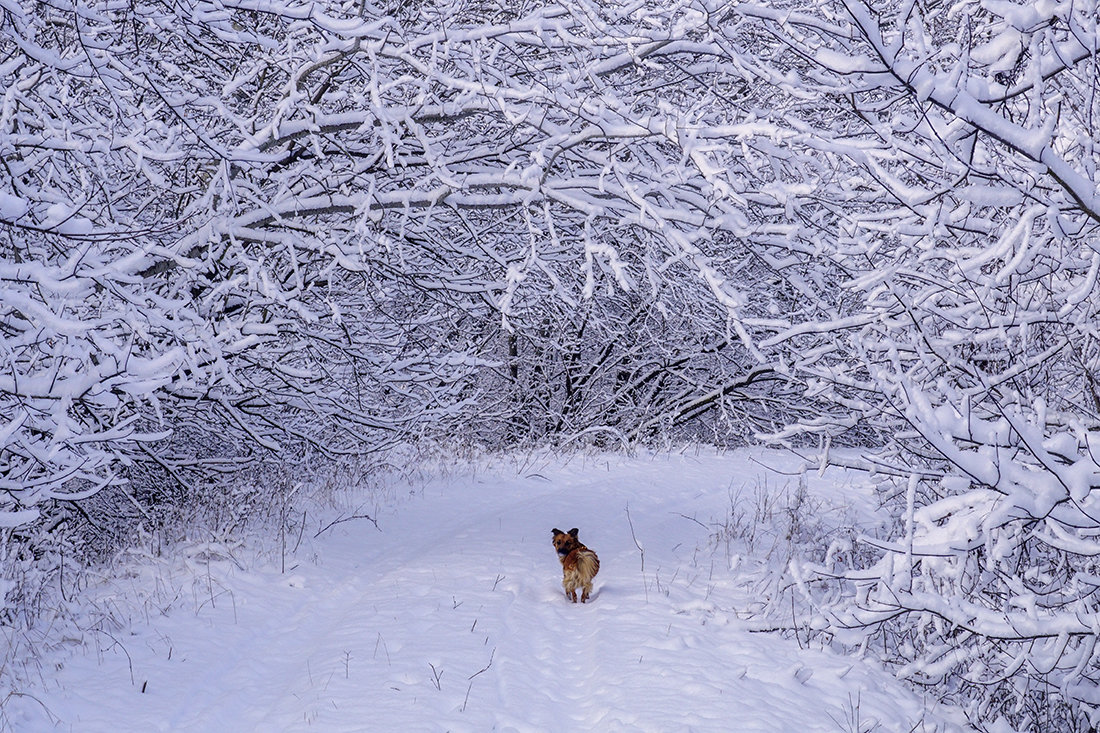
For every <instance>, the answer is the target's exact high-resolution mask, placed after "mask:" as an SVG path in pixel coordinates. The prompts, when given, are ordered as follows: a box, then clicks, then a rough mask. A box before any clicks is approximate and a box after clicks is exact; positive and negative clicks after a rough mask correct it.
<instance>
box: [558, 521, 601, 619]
mask: <svg viewBox="0 0 1100 733" xmlns="http://www.w3.org/2000/svg"><path fill="white" fill-rule="evenodd" d="M551 531H552V532H553V533H554V549H555V550H557V551H558V559H559V560H561V569H562V580H561V585H562V587H563V588H565V597H566V598H568V599H570V600H572V601H573V603H576V602H577V586H580V587H581V588H582V589H583V590H584V592H583V593H581V603H586V602H587V601H588V596H589V594H590V593H591V592H592V578H594V577H596V573H598V572H600V558H598V557H596V553H594V552H592V550H589V549H588V548H587V547H585V546H584V545H582V544H581V543H580V540H578V539H577V532H578V531H580V530H578V529H577V528H576V527H574V528H573V529H571V530H569V531H568V532H562V531H561V530H560V529H558V528H557V527H555V528H554V529H552V530H551Z"/></svg>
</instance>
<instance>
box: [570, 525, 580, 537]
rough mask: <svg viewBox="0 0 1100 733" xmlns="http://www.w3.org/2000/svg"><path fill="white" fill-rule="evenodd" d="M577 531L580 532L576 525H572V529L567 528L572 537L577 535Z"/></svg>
mask: <svg viewBox="0 0 1100 733" xmlns="http://www.w3.org/2000/svg"><path fill="white" fill-rule="evenodd" d="M577 532H580V530H579V529H577V528H576V527H574V528H573V529H571V530H569V534H571V535H573V537H574V539H575V538H576V537H577Z"/></svg>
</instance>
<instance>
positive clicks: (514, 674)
mask: <svg viewBox="0 0 1100 733" xmlns="http://www.w3.org/2000/svg"><path fill="white" fill-rule="evenodd" d="M766 466H770V467H775V468H781V469H784V470H793V469H795V468H796V467H797V461H796V460H795V459H793V458H792V457H789V456H785V455H782V454H778V453H770V452H764V451H759V450H756V451H739V452H735V453H729V454H718V453H714V452H713V451H700V452H696V451H691V452H684V453H674V454H671V455H667V454H662V455H641V456H635V457H626V456H622V455H605V456H593V455H587V456H575V457H573V458H571V459H564V458H556V457H548V456H538V457H531V456H527V457H514V458H509V459H500V458H498V459H493V460H488V459H486V460H482V461H480V462H479V463H477V464H476V465H475V466H473V467H469V468H462V469H452V470H450V471H448V472H447V473H448V475H445V476H441V475H437V476H435V477H434V478H430V479H425V481H424V482H422V483H420V482H418V483H415V484H411V485H410V484H405V485H403V486H402V485H398V484H396V483H394V484H391V486H390V487H389V492H388V493H387V494H386V495H381V496H380V495H379V494H378V493H377V491H376V492H375V493H374V494H371V495H362V496H355V495H349V496H347V497H345V500H346V501H347V507H348V509H347V510H346V513H345V515H343V516H347V515H348V513H363V512H366V513H370V514H372V515H373V516H375V518H376V519H377V521H378V528H376V527H375V526H374V524H372V523H371V521H368V520H366V519H350V520H349V521H344V522H340V523H338V524H333V525H331V526H329V527H328V529H327V530H325V531H323V532H321V534H320V535H319V536H318V537H317V538H316V539H311V535H313V534H314V533H315V532H317V530H318V529H320V528H321V527H322V526H324V525H327V524H328V523H329V522H331V521H332V520H333V519H336V518H339V517H340V516H341V515H339V514H332V515H331V516H328V517H326V518H325V519H324V520H314V519H310V520H309V522H308V523H309V527H308V528H307V529H306V531H305V532H304V535H303V539H302V540H301V542H300V545H299V546H298V548H297V551H296V552H295V553H293V554H291V555H288V556H287V559H286V569H285V572H280V570H281V568H280V565H281V557H279V556H276V557H274V558H272V557H271V556H270V555H269V556H268V557H267V561H266V562H258V561H255V560H251V561H244V560H243V558H244V557H247V556H249V555H248V553H247V552H246V551H245V550H243V549H239V550H230V549H227V548H225V547H223V546H220V545H210V546H190V547H189V548H187V552H186V553H184V552H182V551H179V552H176V553H173V554H170V556H169V557H166V558H158V559H153V558H148V559H145V560H137V561H135V562H133V563H132V564H128V565H127V566H126V571H125V572H120V573H119V574H118V575H116V576H113V577H111V578H110V579H106V580H104V581H103V582H102V584H101V585H99V586H98V587H93V588H90V589H88V591H86V593H85V595H86V596H87V597H88V598H89V603H91V602H92V601H94V604H95V606H96V607H97V608H99V609H100V610H105V611H107V612H109V614H110V617H111V619H112V623H111V624H108V625H105V626H101V627H100V629H99V630H91V629H88V630H86V631H85V632H84V633H83V634H82V635H81V636H80V638H79V639H76V638H74V639H70V640H69V641H68V642H67V643H65V644H63V645H61V646H60V647H59V648H57V649H56V650H55V651H53V652H49V653H48V654H45V655H43V656H40V657H39V658H38V659H36V660H35V669H37V670H39V672H38V675H37V676H38V682H37V683H36V684H35V685H33V686H31V687H29V688H25V689H24V690H23V692H24V693H25V694H22V695H17V696H13V697H10V698H9V699H8V700H7V702H6V704H5V706H4V708H3V711H2V712H3V719H4V722H5V723H6V725H7V727H8V728H10V729H13V730H16V731H54V730H60V731H79V732H81V733H83V732H89V733H92V732H95V731H104V732H107V731H111V732H114V731H142V732H145V731H299V730H301V731H305V730H317V731H411V730H416V731H436V730H438V731H444V730H454V731H489V730H501V731H543V730H546V731H549V730H576V731H620V730H621V731H634V730H639V731H688V730H697V731H768V732H769V733H772V732H775V731H861V732H867V731H902V732H908V731H925V732H928V731H956V730H967V728H966V727H965V723H964V721H963V719H962V718H961V717H959V715H958V714H957V713H956V712H955V711H952V710H950V709H945V708H942V707H938V706H935V705H933V704H932V703H931V702H930V701H928V700H925V699H922V697H921V696H919V695H918V694H916V693H914V692H912V691H910V690H908V689H907V688H905V687H904V686H903V685H902V684H901V683H899V682H898V681H896V680H895V679H894V678H893V677H891V676H890V675H889V673H887V672H886V671H884V670H882V669H879V668H876V667H874V666H872V665H871V664H868V663H865V662H863V661H859V660H856V659H852V658H849V657H844V656H840V655H838V654H835V653H833V652H831V651H829V650H827V649H822V648H821V647H820V644H817V643H808V642H807V641H806V640H805V639H804V638H801V639H795V638H793V637H784V636H781V635H778V634H771V633H758V632H754V631H752V629H753V628H754V626H755V625H757V624H758V623H759V622H758V621H751V620H749V616H750V615H751V614H752V611H753V610H754V609H756V608H758V607H759V604H760V601H761V600H762V599H761V598H760V594H761V593H764V592H766V590H762V589H766V588H767V587H768V585H767V583H765V582H763V581H764V580H765V579H766V577H767V575H768V573H769V572H773V571H774V570H775V569H776V568H778V567H779V566H781V565H782V564H783V563H784V562H785V561H786V553H787V552H788V551H789V548H790V542H789V541H788V540H787V538H786V536H785V534H784V532H782V531H779V532H775V531H772V530H770V529H769V527H768V526H766V525H767V524H768V522H769V521H770V519H769V517H770V518H776V517H778V516H779V515H781V514H782V513H783V511H785V510H784V507H787V506H790V505H791V503H792V501H791V499H792V497H794V496H795V495H796V493H797V486H798V482H799V479H798V477H797V476H792V475H785V474H782V473H773V472H771V471H769V469H768V468H766ZM805 480H806V481H807V482H808V484H807V485H808V493H807V496H806V498H805V500H804V501H803V503H802V505H801V506H800V511H801V512H803V513H804V515H805V516H804V517H801V518H800V519H799V520H798V521H800V522H810V521H812V522H817V523H822V522H826V523H827V522H832V523H834V524H836V525H840V524H842V523H843V522H845V521H849V520H850V519H852V518H856V519H862V520H865V519H866V518H867V517H868V516H870V513H871V512H872V511H873V503H872V501H871V499H870V496H869V489H868V488H867V485H866V484H865V483H861V482H862V481H863V479H861V478H860V477H858V476H855V475H849V474H845V473H843V472H840V471H829V472H826V473H825V474H824V476H818V475H817V474H816V473H809V474H807V475H806V477H805ZM357 508H358V510H359V511H358V512H356V509H357ZM731 509H732V510H733V512H732V514H731ZM762 517H763V518H764V520H763V522H762V523H761V524H759V525H756V524H752V522H753V520H754V518H757V519H759V518H762ZM780 524H782V523H777V524H776V526H779V525H780ZM574 526H576V527H579V528H580V538H581V540H582V541H584V542H585V543H586V544H587V545H588V546H589V547H590V548H592V549H593V550H595V551H596V552H597V553H599V556H600V560H601V569H600V573H599V575H598V576H597V578H596V583H595V586H596V591H595V594H594V598H593V599H592V601H591V602H590V603H589V604H587V605H581V604H577V605H574V604H571V603H568V602H567V601H566V600H565V598H564V595H563V593H562V591H561V584H560V583H561V571H560V565H559V563H558V561H557V559H556V556H555V554H554V551H553V548H552V546H551V544H550V534H551V533H550V530H551V528H553V527H561V528H563V529H568V528H570V527H574ZM785 526H789V522H788V523H787V525H785ZM727 540H728V541H727ZM287 541H288V543H289V544H291V545H295V544H298V538H297V537H289V538H287ZM639 546H640V547H641V548H642V550H644V552H643V551H640V550H639Z"/></svg>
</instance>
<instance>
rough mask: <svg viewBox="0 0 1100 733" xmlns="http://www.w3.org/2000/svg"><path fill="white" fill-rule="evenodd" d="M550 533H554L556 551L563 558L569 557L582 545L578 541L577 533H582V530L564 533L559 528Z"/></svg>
mask: <svg viewBox="0 0 1100 733" xmlns="http://www.w3.org/2000/svg"><path fill="white" fill-rule="evenodd" d="M550 531H551V532H553V533H554V549H555V550H557V551H558V555H559V556H561V557H565V556H566V555H568V554H569V553H570V552H572V551H573V550H575V549H576V548H577V545H579V544H580V541H578V540H577V532H580V530H579V529H577V528H576V527H574V528H573V529H571V530H569V531H568V532H562V531H561V530H560V529H558V528H557V527H554V529H552V530H550Z"/></svg>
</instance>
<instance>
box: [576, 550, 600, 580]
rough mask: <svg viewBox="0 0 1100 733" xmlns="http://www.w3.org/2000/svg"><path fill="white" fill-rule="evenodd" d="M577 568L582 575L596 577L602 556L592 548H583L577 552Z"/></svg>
mask: <svg viewBox="0 0 1100 733" xmlns="http://www.w3.org/2000/svg"><path fill="white" fill-rule="evenodd" d="M577 570H578V571H579V572H580V574H581V576H582V577H585V578H594V577H596V573H598V572H600V558H598V557H596V553H594V552H592V550H588V549H585V550H581V551H580V552H578V553H577Z"/></svg>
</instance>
